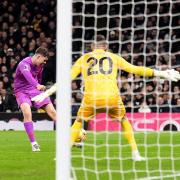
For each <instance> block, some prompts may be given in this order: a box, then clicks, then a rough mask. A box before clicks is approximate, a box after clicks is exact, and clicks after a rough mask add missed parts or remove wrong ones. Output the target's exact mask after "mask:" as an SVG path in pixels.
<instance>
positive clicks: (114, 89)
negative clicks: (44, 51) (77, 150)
mask: <svg viewBox="0 0 180 180" xmlns="http://www.w3.org/2000/svg"><path fill="white" fill-rule="evenodd" d="M91 48H92V52H90V53H86V54H84V55H83V56H81V57H80V58H79V59H78V60H77V61H76V62H75V64H74V65H73V67H72V70H71V77H72V80H73V79H75V78H76V77H77V76H78V75H79V74H82V77H83V80H84V86H85V91H84V98H83V100H82V103H81V107H80V108H79V111H78V115H77V118H76V120H75V122H74V124H73V125H72V134H71V142H72V144H73V143H74V142H76V140H77V138H78V136H79V132H80V130H81V128H82V120H85V121H88V120H90V119H92V117H93V116H95V115H96V113H99V112H107V113H108V115H109V116H110V117H111V118H112V119H114V120H118V121H119V122H120V123H121V126H122V129H123V130H124V135H125V138H126V139H127V141H128V143H129V144H130V146H131V149H132V159H133V160H135V161H142V160H145V158H143V157H141V156H140V154H139V151H138V148H137V144H136V141H135V138H134V134H133V129H132V126H131V124H130V123H129V120H128V119H127V117H126V110H125V107H124V105H123V102H122V100H121V97H120V93H119V89H118V86H117V79H116V77H117V72H118V69H121V70H124V71H126V72H128V73H133V74H136V75H139V76H145V77H153V76H157V77H160V78H164V79H168V80H172V81H178V80H180V74H179V72H177V71H175V70H166V71H158V70H153V69H150V68H146V67H141V66H134V65H132V64H129V63H128V62H127V61H126V60H125V59H123V58H122V57H120V56H118V55H116V54H113V53H110V52H107V51H106V50H107V49H108V44H107V43H106V41H105V37H104V36H103V35H97V36H96V38H95V40H94V42H93V43H92V45H91ZM55 91H56V84H55V85H54V86H53V87H52V88H50V89H49V90H47V91H46V92H44V93H42V94H40V95H38V96H36V97H34V98H33V100H35V101H41V100H43V99H44V98H46V97H47V96H49V95H51V94H52V93H54V92H55Z"/></svg>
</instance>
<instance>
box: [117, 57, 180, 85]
mask: <svg viewBox="0 0 180 180" xmlns="http://www.w3.org/2000/svg"><path fill="white" fill-rule="evenodd" d="M116 57H117V56H116ZM117 58H118V66H119V68H120V69H122V70H124V71H126V72H129V73H132V74H136V75H139V76H145V77H153V76H155V77H160V78H162V79H167V80H170V81H175V82H177V81H179V80H180V73H179V72H178V71H176V70H174V69H168V70H164V71H159V70H155V69H151V68H148V67H143V66H135V65H133V64H130V63H128V62H127V61H126V60H125V59H123V58H122V57H117Z"/></svg>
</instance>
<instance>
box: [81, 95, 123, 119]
mask: <svg viewBox="0 0 180 180" xmlns="http://www.w3.org/2000/svg"><path fill="white" fill-rule="evenodd" d="M103 112H105V113H107V114H108V115H109V117H110V118H112V119H115V120H119V121H121V120H123V119H124V117H125V114H126V110H125V107H124V104H123V102H122V100H121V98H120V96H118V97H111V98H108V99H101V100H89V99H88V98H86V97H85V98H84V99H83V101H82V104H81V107H80V108H79V111H78V117H79V118H80V119H82V120H85V121H89V120H90V119H92V118H93V117H94V116H95V115H96V114H97V113H103Z"/></svg>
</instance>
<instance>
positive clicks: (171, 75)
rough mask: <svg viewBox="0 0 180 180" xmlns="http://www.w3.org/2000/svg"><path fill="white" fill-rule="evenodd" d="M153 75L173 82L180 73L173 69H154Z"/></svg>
mask: <svg viewBox="0 0 180 180" xmlns="http://www.w3.org/2000/svg"><path fill="white" fill-rule="evenodd" d="M154 76H156V77H160V78H162V79H167V80H169V81H175V82H177V81H179V80H180V73H179V72H178V71H176V70H174V69H168V70H165V71H158V70H154Z"/></svg>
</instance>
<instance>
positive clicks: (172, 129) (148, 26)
mask: <svg viewBox="0 0 180 180" xmlns="http://www.w3.org/2000/svg"><path fill="white" fill-rule="evenodd" d="M179 8H180V3H179V1H176V0H173V1H172V0H169V1H166V0H162V1H157V0H152V1H150V0H145V1H142V0H134V1H130V0H126V1H125V0H122V1H119V0H109V1H108V0H97V1H93V0H83V1H82V0H81V1H80V0H79V1H78V0H74V1H73V27H72V32H73V40H72V50H73V51H72V64H73V63H74V62H75V60H76V59H78V58H79V57H80V56H81V55H82V54H84V53H86V52H90V51H91V43H92V39H93V37H94V36H95V35H97V34H102V35H104V36H105V37H106V40H107V41H108V44H109V51H111V52H113V53H116V54H118V55H121V56H122V57H123V58H125V59H126V60H127V61H128V62H130V63H132V64H134V65H138V66H146V67H150V68H155V69H159V70H165V69H170V68H175V69H176V70H178V71H180V56H179V51H180V42H179V41H180V31H179V30H180V29H179V27H180V13H179ZM117 83H118V87H119V90H120V92H121V98H122V100H123V103H124V105H125V107H126V111H127V116H128V118H129V120H130V122H131V124H132V126H133V128H134V131H135V139H136V142H137V144H138V147H139V151H140V153H141V154H142V155H143V156H144V157H145V158H146V161H143V162H134V161H132V160H131V151H130V148H129V145H128V143H127V142H126V140H125V139H124V138H123V135H122V132H121V127H120V124H119V123H116V122H112V120H111V119H110V118H109V117H108V116H107V115H106V113H100V114H98V115H97V116H96V117H95V118H93V119H92V121H91V122H89V123H88V124H86V123H85V124H84V128H85V129H88V139H87V140H86V141H85V143H84V146H83V148H81V149H76V148H73V149H72V174H73V177H74V179H85V180H89V179H124V180H125V179H178V178H180V162H179V160H180V153H179V150H178V149H179V148H180V141H179V133H178V132H176V131H179V130H180V118H179V114H178V112H180V84H179V82H177V83H174V82H169V81H162V80H159V79H155V78H143V77H139V76H135V75H132V74H129V73H127V72H125V71H122V70H120V71H119V76H118V78H117ZM82 84H83V82H82V78H81V77H78V78H77V79H76V80H75V81H73V82H72V119H73V120H74V119H75V118H76V115H77V111H78V108H79V106H80V103H81V100H82V98H83V92H82V88H81V87H82Z"/></svg>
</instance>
